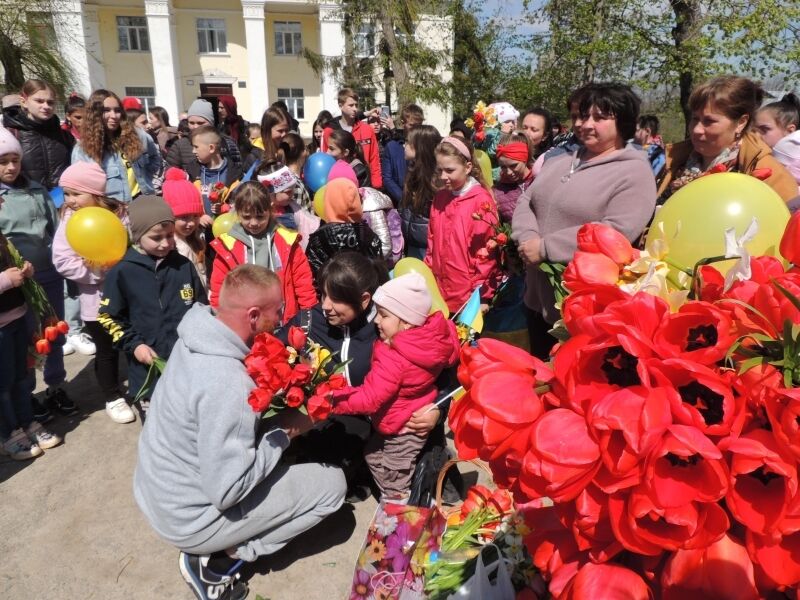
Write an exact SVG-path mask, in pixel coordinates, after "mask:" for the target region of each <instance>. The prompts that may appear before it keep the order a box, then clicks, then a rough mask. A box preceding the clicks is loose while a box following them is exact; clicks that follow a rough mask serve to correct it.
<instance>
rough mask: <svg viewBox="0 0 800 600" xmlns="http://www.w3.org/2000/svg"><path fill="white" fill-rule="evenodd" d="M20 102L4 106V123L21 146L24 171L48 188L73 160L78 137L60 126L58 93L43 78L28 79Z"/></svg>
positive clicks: (54, 183) (31, 178)
mask: <svg viewBox="0 0 800 600" xmlns="http://www.w3.org/2000/svg"><path fill="white" fill-rule="evenodd" d="M20 97H21V104H20V105H19V106H9V107H7V108H4V109H3V124H4V125H5V127H6V129H8V130H9V131H11V133H13V134H14V137H16V138H17V139H18V140H19V143H20V145H21V146H22V172H23V173H24V175H25V176H26V177H27V178H28V179H30V180H32V181H35V182H36V183H41V184H42V185H43V186H45V187H46V188H47V189H48V190H51V189H53V188H54V187H56V186H57V185H58V178H59V177H61V173H63V172H64V169H66V168H67V167H68V166H69V163H70V154H71V152H72V147H73V146H74V145H75V138H73V137H72V135H71V134H70V133H69V132H68V131H64V130H63V129H61V123H60V122H59V120H58V115H56V113H55V108H56V93H55V90H54V89H53V88H52V86H51V85H50V84H49V83H47V82H46V81H42V80H40V79H29V80H28V81H26V82H25V84H24V85H23V86H22V90H20Z"/></svg>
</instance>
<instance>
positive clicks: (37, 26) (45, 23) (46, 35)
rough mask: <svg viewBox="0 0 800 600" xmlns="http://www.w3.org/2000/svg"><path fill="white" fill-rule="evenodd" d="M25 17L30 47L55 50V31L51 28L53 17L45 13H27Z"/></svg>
mask: <svg viewBox="0 0 800 600" xmlns="http://www.w3.org/2000/svg"><path fill="white" fill-rule="evenodd" d="M26 17H27V24H28V36H29V38H30V40H31V45H33V46H44V47H46V48H49V49H50V50H56V49H57V47H58V45H57V43H56V29H55V27H54V26H53V15H52V14H51V13H47V12H28V13H27V14H26Z"/></svg>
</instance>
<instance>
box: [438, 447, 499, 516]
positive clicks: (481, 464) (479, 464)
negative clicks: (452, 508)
mask: <svg viewBox="0 0 800 600" xmlns="http://www.w3.org/2000/svg"><path fill="white" fill-rule="evenodd" d="M458 463H472V464H473V465H475V466H476V467H478V468H479V469H481V470H483V472H484V473H486V474H487V475H489V477H490V478H491V477H492V471H491V470H490V469H489V467H488V466H487V465H486V463H485V462H483V461H480V460H477V459H470V460H462V459H460V458H452V459H450V460H448V461H447V462H446V463H444V466H443V467H442V469H441V470H440V471H439V478H438V479H437V480H436V510H438V511H439V512H440V513H442V514H445V511H444V508H443V507H442V487H443V486H444V478H445V477H446V476H447V471H449V470H450V467H452V466H454V465H457V464H458Z"/></svg>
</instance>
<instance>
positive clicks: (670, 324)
mask: <svg viewBox="0 0 800 600" xmlns="http://www.w3.org/2000/svg"><path fill="white" fill-rule="evenodd" d="M653 341H654V343H655V346H656V348H657V350H658V352H659V354H660V355H661V356H662V357H663V358H685V359H687V360H693V361H696V362H699V363H700V364H703V365H707V366H713V365H714V364H716V363H717V362H719V361H720V360H722V359H723V358H725V354H726V353H727V352H728V350H729V349H730V347H731V346H732V345H733V343H734V342H735V341H736V335H735V333H734V331H733V324H732V323H731V318H730V316H729V314H727V313H725V312H723V311H722V310H720V309H718V308H716V307H714V305H712V304H709V303H708V302H687V303H686V304H684V305H683V306H681V307H680V308H679V309H678V312H677V313H674V314H669V315H667V316H666V317H665V319H664V321H663V322H662V323H661V326H660V327H659V329H658V331H656V333H655V337H654V340H653Z"/></svg>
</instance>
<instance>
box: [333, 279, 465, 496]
mask: <svg viewBox="0 0 800 600" xmlns="http://www.w3.org/2000/svg"><path fill="white" fill-rule="evenodd" d="M373 302H374V303H375V305H376V307H377V311H378V314H377V316H376V317H375V324H376V325H377V326H378V332H379V334H380V337H381V339H380V340H378V341H376V342H375V346H374V349H373V352H372V365H371V368H370V372H369V373H368V374H367V377H366V379H365V380H364V383H363V384H361V385H360V386H358V387H355V388H354V387H351V388H345V389H343V390H341V391H339V392H336V393H335V395H334V408H333V413H334V414H339V415H370V416H371V417H372V425H373V427H374V430H375V431H374V433H373V434H372V437H371V438H370V439H369V440H368V441H367V445H366V447H365V449H364V455H365V458H366V461H367V464H368V465H369V468H370V471H371V472H372V476H373V477H374V478H375V482H376V483H377V484H378V486H379V487H380V489H381V492H382V493H383V496H384V497H387V498H404V497H407V496H408V493H409V488H410V486H411V478H412V476H413V474H414V468H415V467H416V464H417V458H418V457H419V453H420V450H422V447H423V446H424V445H425V437H424V436H419V435H416V434H413V433H401V430H402V429H403V426H404V425H405V424H406V422H407V421H408V420H409V419H410V418H411V415H412V413H413V412H414V411H416V410H418V409H419V408H421V407H423V406H425V405H427V404H430V403H431V402H433V400H434V399H435V398H436V379H437V377H439V374H440V373H441V372H442V371H443V370H444V369H446V368H447V367H451V366H453V365H454V364H455V363H456V361H457V360H458V354H459V341H458V335H457V334H456V328H455V326H454V325H453V323H452V322H451V321H448V320H447V319H445V318H444V316H443V315H442V313H441V312H436V313H434V314H432V315H430V316H429V315H428V313H429V312H430V310H431V295H430V292H429V291H428V288H427V286H426V284H425V279H424V278H423V277H422V276H421V275H419V274H417V273H408V274H406V275H401V276H400V277H397V278H395V279H392V280H391V281H389V282H387V283H385V284H384V285H382V286H381V287H379V288H378V289H377V290H376V291H375V295H374V297H373Z"/></svg>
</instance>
